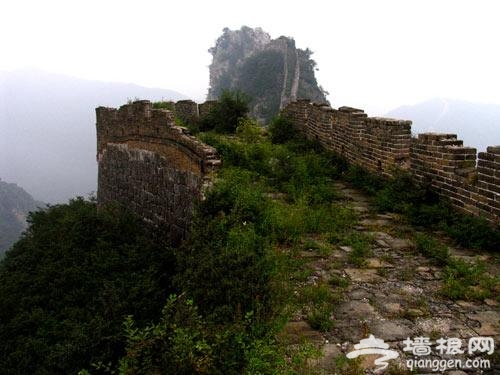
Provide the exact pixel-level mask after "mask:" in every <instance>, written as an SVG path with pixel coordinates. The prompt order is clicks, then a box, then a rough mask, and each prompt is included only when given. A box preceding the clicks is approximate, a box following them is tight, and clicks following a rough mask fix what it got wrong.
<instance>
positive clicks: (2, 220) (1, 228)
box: [0, 179, 43, 257]
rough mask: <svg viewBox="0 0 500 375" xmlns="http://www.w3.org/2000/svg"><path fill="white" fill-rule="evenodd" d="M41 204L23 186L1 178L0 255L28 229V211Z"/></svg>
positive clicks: (41, 204)
mask: <svg viewBox="0 0 500 375" xmlns="http://www.w3.org/2000/svg"><path fill="white" fill-rule="evenodd" d="M41 206H43V203H41V202H36V201H35V200H34V199H33V197H32V196H31V195H29V194H28V193H27V192H26V191H25V190H24V189H23V188H21V187H19V186H17V185H16V184H12V183H7V182H5V181H2V180H1V179H0V257H2V256H3V253H4V252H5V251H6V250H8V248H9V247H10V246H11V245H12V244H13V243H14V242H16V241H17V239H18V238H19V235H20V234H21V232H22V231H23V230H24V229H26V226H27V224H26V217H27V216H28V213H29V212H30V211H34V210H36V209H37V208H38V207H41Z"/></svg>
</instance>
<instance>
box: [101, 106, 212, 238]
mask: <svg viewBox="0 0 500 375" xmlns="http://www.w3.org/2000/svg"><path fill="white" fill-rule="evenodd" d="M96 115H97V160H98V192H97V200H98V204H99V205H103V204H107V203H110V202H118V203H121V204H123V205H125V206H127V207H128V208H130V209H131V210H132V211H133V212H135V213H137V214H138V215H140V216H141V217H142V218H143V219H144V220H145V221H146V222H148V223H150V224H151V225H153V226H154V227H156V228H159V229H161V230H162V231H165V233H168V234H169V236H170V238H171V239H172V240H173V241H174V242H178V241H179V240H180V239H181V238H183V237H185V235H186V231H187V229H188V226H189V220H190V217H191V214H192V209H193V203H194V202H195V201H196V200H197V199H198V198H200V197H201V196H202V194H203V189H204V187H205V186H206V185H207V184H209V182H210V178H211V175H212V174H213V172H214V171H215V170H216V169H217V168H218V166H219V165H220V159H219V158H218V156H217V153H216V150H215V149H214V148H212V147H210V146H207V145H205V144H203V143H202V142H201V141H199V140H198V139H196V138H195V137H193V136H191V135H189V134H187V132H186V131H185V129H183V128H180V127H177V126H175V125H174V114H173V113H172V112H171V111H167V110H160V109H152V104H151V102H149V101H137V102H134V103H132V104H127V105H124V106H122V107H120V108H119V109H115V108H105V107H99V108H97V109H96Z"/></svg>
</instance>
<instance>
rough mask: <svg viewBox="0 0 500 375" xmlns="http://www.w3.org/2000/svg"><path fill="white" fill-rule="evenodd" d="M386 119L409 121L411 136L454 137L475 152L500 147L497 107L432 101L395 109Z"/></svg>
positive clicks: (498, 108) (498, 111) (498, 109)
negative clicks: (420, 134) (447, 134)
mask: <svg viewBox="0 0 500 375" xmlns="http://www.w3.org/2000/svg"><path fill="white" fill-rule="evenodd" d="M386 116H387V117H396V118H402V119H408V120H412V121H413V125H412V132H413V133H414V134H418V133H425V132H438V133H452V134H457V136H458V139H461V140H463V141H464V146H469V147H474V148H476V149H477V151H485V150H486V147H487V146H493V145H498V144H500V104H489V103H479V102H471V101H466V100H459V99H449V98H433V99H429V100H425V101H422V102H419V103H417V104H413V105H403V106H400V107H397V108H395V109H393V110H391V111H389V112H388V113H387V114H386Z"/></svg>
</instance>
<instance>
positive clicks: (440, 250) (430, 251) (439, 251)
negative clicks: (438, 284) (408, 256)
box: [415, 234, 450, 265]
mask: <svg viewBox="0 0 500 375" xmlns="http://www.w3.org/2000/svg"><path fill="white" fill-rule="evenodd" d="M415 245H416V247H417V250H418V251H420V252H421V253H422V254H424V255H425V256H427V257H429V258H432V259H434V260H435V261H436V262H437V263H439V264H441V265H446V264H447V263H448V261H449V257H450V255H449V252H448V247H446V246H445V245H443V244H442V243H441V242H439V241H438V240H436V239H435V238H432V237H430V236H427V235H425V234H417V235H416V236H415Z"/></svg>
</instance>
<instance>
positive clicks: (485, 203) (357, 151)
mask: <svg viewBox="0 0 500 375" xmlns="http://www.w3.org/2000/svg"><path fill="white" fill-rule="evenodd" d="M282 114H283V115H284V116H285V117H287V118H288V119H289V120H290V121H291V122H292V123H293V124H294V126H295V127H296V128H297V129H298V130H299V131H301V132H302V133H303V134H304V135H305V136H306V137H307V138H309V139H316V140H318V142H319V143H320V144H321V145H323V147H325V148H326V149H328V150H332V151H334V152H336V153H337V154H339V155H341V156H343V157H345V158H346V159H347V160H348V161H349V162H350V163H352V164H356V165H359V166H362V167H364V168H366V169H368V170H369V171H371V172H375V173H380V174H382V175H384V176H391V175H392V174H393V173H394V171H395V170H397V169H403V170H406V171H408V172H410V173H411V174H412V175H413V177H414V179H415V181H416V182H418V183H421V184H430V186H431V187H432V188H433V189H434V190H435V191H436V192H437V193H438V194H440V195H441V196H443V197H446V198H449V199H450V201H451V203H452V204H453V206H454V207H456V208H458V209H460V210H462V211H464V212H467V213H470V214H473V215H476V216H484V217H485V218H487V219H488V220H489V221H490V222H492V223H494V224H497V225H498V224H500V146H493V147H488V148H487V151H486V152H480V153H479V154H478V155H477V153H476V149H475V148H471V147H464V146H463V142H462V141H460V140H458V139H457V135H456V134H435V133H424V134H419V135H418V136H417V137H416V138H414V137H412V134H411V121H404V120H395V119H388V118H379V117H368V116H367V115H366V114H365V113H364V112H363V111H362V110H360V109H356V108H351V107H340V108H339V109H338V110H336V109H333V108H330V107H329V106H326V105H318V104H314V103H311V102H310V101H308V100H299V101H295V102H292V103H290V104H288V105H287V106H286V107H285V108H284V109H283V111H282Z"/></svg>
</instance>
